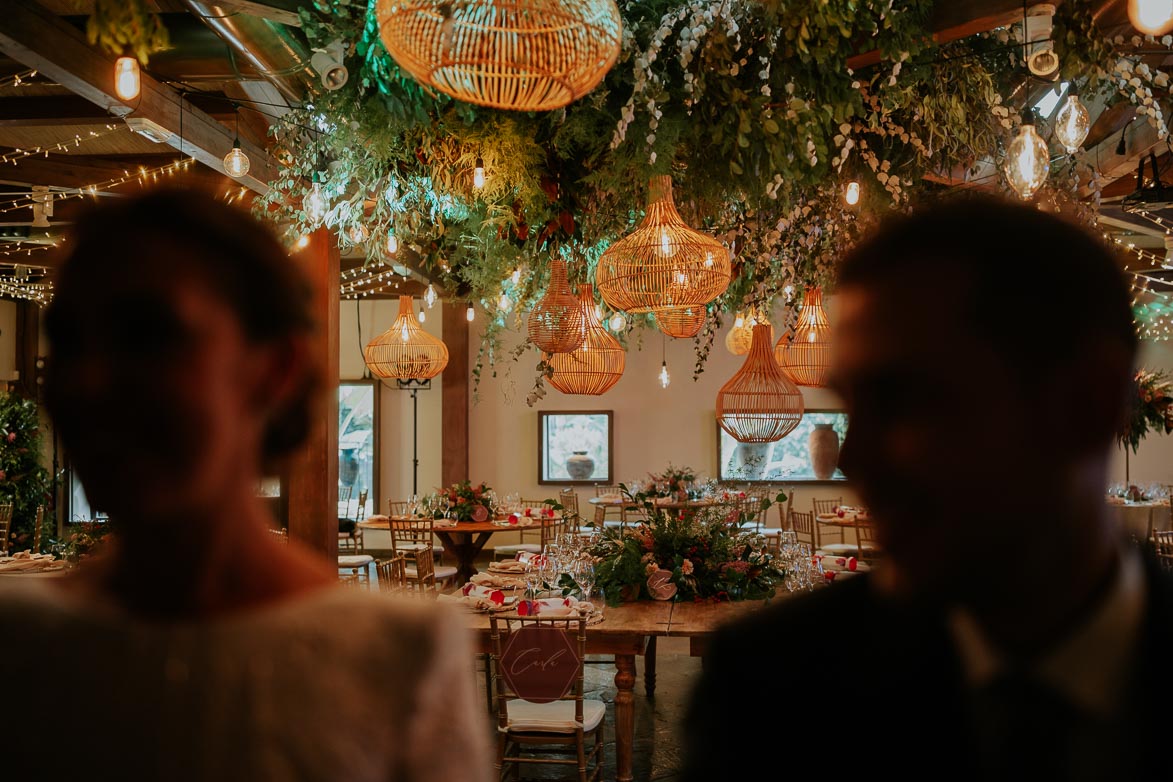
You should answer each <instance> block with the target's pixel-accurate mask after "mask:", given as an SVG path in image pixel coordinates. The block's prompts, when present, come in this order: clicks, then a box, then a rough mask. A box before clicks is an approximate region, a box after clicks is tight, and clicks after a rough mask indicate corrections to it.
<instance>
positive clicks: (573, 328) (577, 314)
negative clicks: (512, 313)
mask: <svg viewBox="0 0 1173 782" xmlns="http://www.w3.org/2000/svg"><path fill="white" fill-rule="evenodd" d="M527 326H528V331H529V341H530V342H532V343H534V345H536V346H537V347H538V349H539V350H542V351H544V352H546V353H569V352H570V351H572V350H574V349H575V348H577V347H578V346H579V345H581V344H582V342H583V340H584V339H585V338H586V316H585V315H583V312H582V303H581V302H580V301H579V300H578V297H577V296H575V295H574V293H573V292H572V291H571V290H570V284H569V283H568V282H567V281H566V261H561V260H554V261H551V262H550V285H549V287H547V288H546V295H545V296H543V297H542V299H541V301H539V302H538V303H537V304H535V305H534V308H533V309H532V310H531V311H530V314H529V321H528V323H527Z"/></svg>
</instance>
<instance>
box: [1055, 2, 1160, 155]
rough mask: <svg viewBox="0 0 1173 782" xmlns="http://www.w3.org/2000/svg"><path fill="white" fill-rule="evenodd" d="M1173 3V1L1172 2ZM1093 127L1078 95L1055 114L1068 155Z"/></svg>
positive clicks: (1069, 97)
mask: <svg viewBox="0 0 1173 782" xmlns="http://www.w3.org/2000/svg"><path fill="white" fill-rule="evenodd" d="M1170 2H1173V0H1170ZM1090 127H1091V118H1090V117H1088V113H1087V108H1086V107H1085V106H1084V105H1083V103H1082V102H1081V101H1080V99H1079V96H1078V95H1068V96H1067V100H1066V101H1065V102H1064V104H1063V105H1062V106H1061V107H1060V108H1059V111H1058V112H1057V113H1056V114H1055V138H1057V139H1059V143H1060V144H1062V145H1063V148H1064V149H1066V150H1067V154H1068V155H1074V154H1075V153H1076V152H1078V151H1079V147H1080V145H1081V144H1083V140H1084V139H1085V138H1087V132H1088V129H1089V128H1090Z"/></svg>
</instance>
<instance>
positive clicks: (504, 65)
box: [375, 0, 623, 111]
mask: <svg viewBox="0 0 1173 782" xmlns="http://www.w3.org/2000/svg"><path fill="white" fill-rule="evenodd" d="M375 13H376V15H377V18H378V22H379V36H380V37H381V38H382V39H383V44H384V45H385V46H386V47H387V51H388V52H389V53H390V54H391V56H392V57H394V58H395V61H396V62H397V63H399V67H401V68H403V70H405V71H407V72H408V73H409V74H411V75H412V76H413V77H414V78H415V79H416V81H418V82H420V83H421V84H424V85H426V86H428V87H432V88H433V89H436V90H439V91H440V92H443V93H445V94H446V95H451V96H452V97H453V98H456V99H458V100H462V101H466V102H468V103H476V104H478V105H481V106H491V107H493V108H497V109H513V110H516V111H548V110H550V109H558V108H561V107H563V106H566V105H567V104H569V103H572V102H573V101H576V100H578V99H579V98H581V97H582V96H583V95H586V94H587V93H588V92H590V91H591V90H593V89H594V88H595V86H596V85H598V83H599V82H600V81H602V79H603V76H605V75H606V73H607V71H608V70H610V69H611V66H612V65H614V64H615V60H616V58H617V57H618V56H619V45H620V41H621V39H622V37H623V23H622V20H621V19H620V16H619V9H618V8H617V7H616V5H615V2H614V0H509V2H501V0H378V2H377V3H376V5H375Z"/></svg>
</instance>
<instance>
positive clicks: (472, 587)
mask: <svg viewBox="0 0 1173 782" xmlns="http://www.w3.org/2000/svg"><path fill="white" fill-rule="evenodd" d="M460 591H461V594H463V595H464V596H465V597H468V598H474V599H480V600H488V601H489V602H491V603H495V604H496V605H503V604H504V603H505V593H504V592H502V591H501V590H500V589H491V588H489V587H483V586H480V585H479V584H474V583H472V582H471V581H470V582H468V583H467V584H465V585H464V586H463V587H461V589H460Z"/></svg>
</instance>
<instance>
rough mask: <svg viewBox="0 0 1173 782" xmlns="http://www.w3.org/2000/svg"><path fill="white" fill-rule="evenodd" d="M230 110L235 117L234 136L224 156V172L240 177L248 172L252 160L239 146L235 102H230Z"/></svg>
mask: <svg viewBox="0 0 1173 782" xmlns="http://www.w3.org/2000/svg"><path fill="white" fill-rule="evenodd" d="M232 111H233V113H234V115H235V118H236V131H235V134H236V138H234V139H233V140H232V149H230V150H228V154H227V155H225V156H224V173H225V174H227V175H228V176H230V177H242V176H244V175H245V174H247V173H248V169H249V166H251V165H252V161H250V160H249V159H248V155H246V154H244V150H243V149H241V148H240V109H239V108H237V106H236V104H235V103H233V104H232Z"/></svg>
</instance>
